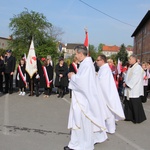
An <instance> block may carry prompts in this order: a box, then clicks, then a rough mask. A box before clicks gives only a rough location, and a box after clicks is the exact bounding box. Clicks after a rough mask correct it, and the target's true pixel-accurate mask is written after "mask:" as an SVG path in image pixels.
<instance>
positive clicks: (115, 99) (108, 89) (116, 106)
mask: <svg viewBox="0 0 150 150" xmlns="http://www.w3.org/2000/svg"><path fill="white" fill-rule="evenodd" d="M96 63H97V65H98V66H99V67H100V68H99V71H98V83H99V86H100V88H101V91H102V94H103V97H104V101H105V103H106V105H107V107H108V109H109V111H110V113H111V116H110V117H109V118H107V120H106V127H107V132H108V133H111V134H112V133H115V130H116V123H115V121H118V120H124V119H125V116H124V112H123V108H122V105H121V101H120V97H119V94H118V91H117V88H116V84H115V81H114V78H113V75H112V72H111V69H110V67H109V65H108V63H107V59H106V56H105V55H103V54H102V55H99V56H98V57H97V60H96Z"/></svg>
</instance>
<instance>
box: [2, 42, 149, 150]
mask: <svg viewBox="0 0 150 150" xmlns="http://www.w3.org/2000/svg"><path fill="white" fill-rule="evenodd" d="M149 64H150V63H149V62H148V63H146V62H143V63H142V64H139V63H138V58H137V56H136V55H134V54H133V55H131V56H130V57H129V61H128V63H127V64H126V65H125V66H121V72H120V73H118V70H117V67H116V66H115V65H114V63H113V61H112V60H111V59H109V60H107V58H106V56H105V55H103V54H102V55H99V56H98V57H97V59H96V60H95V61H94V63H93V60H92V58H91V57H89V56H88V50H87V47H86V46H83V45H78V46H77V47H75V56H74V58H73V62H71V64H70V65H69V66H68V64H67V63H66V62H65V59H64V57H63V56H61V57H59V58H58V63H57V64H56V65H55V66H54V63H53V62H52V59H51V57H47V58H42V59H38V58H36V65H37V69H36V70H35V72H34V74H33V76H32V77H30V75H29V74H28V72H27V71H26V58H25V57H22V58H21V59H20V61H19V64H18V66H17V67H16V59H15V57H14V56H13V55H12V50H7V51H6V54H5V55H2V56H1V58H0V92H1V94H2V93H4V94H7V93H9V94H12V93H13V92H14V90H13V89H14V87H13V79H14V78H15V79H16V84H15V85H16V87H17V88H18V91H19V93H18V95H19V96H26V95H29V96H34V95H36V96H37V97H38V96H39V95H40V94H41V93H40V92H41V91H40V88H42V89H43V91H42V93H43V97H44V98H49V97H51V96H50V95H51V94H52V91H53V88H54V87H55V88H56V89H57V92H56V93H57V97H58V98H63V97H64V95H65V94H66V89H69V92H68V93H69V94H70V98H71V105H70V112H69V119H68V129H70V130H71V139H70V142H69V143H68V145H67V146H65V147H64V150H93V149H94V145H95V144H98V143H102V142H104V141H105V140H106V139H107V138H108V136H107V134H108V133H109V134H113V133H115V131H116V121H119V120H125V121H132V122H133V123H135V124H136V123H141V122H143V121H145V120H146V115H145V112H144V108H143V105H142V103H146V102H147V97H148V93H149V91H150V65H149ZM95 65H96V67H98V69H95ZM15 69H16V70H15ZM96 70H97V72H96ZM15 71H16V73H15ZM3 85H4V86H3ZM122 97H123V98H124V99H122Z"/></svg>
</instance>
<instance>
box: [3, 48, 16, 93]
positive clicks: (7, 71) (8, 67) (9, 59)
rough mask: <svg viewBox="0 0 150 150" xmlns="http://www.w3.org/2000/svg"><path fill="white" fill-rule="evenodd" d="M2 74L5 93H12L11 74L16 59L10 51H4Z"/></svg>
mask: <svg viewBox="0 0 150 150" xmlns="http://www.w3.org/2000/svg"><path fill="white" fill-rule="evenodd" d="M4 62H5V63H4V64H5V66H4V75H5V93H8V92H9V94H12V92H13V75H14V71H15V66H16V59H15V57H13V56H12V51H11V50H7V51H6V57H5V60H4Z"/></svg>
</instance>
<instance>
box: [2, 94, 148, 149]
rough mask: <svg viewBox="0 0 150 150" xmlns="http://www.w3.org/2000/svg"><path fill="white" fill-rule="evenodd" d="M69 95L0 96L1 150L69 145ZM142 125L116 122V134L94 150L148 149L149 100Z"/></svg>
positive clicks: (55, 147)
mask: <svg viewBox="0 0 150 150" xmlns="http://www.w3.org/2000/svg"><path fill="white" fill-rule="evenodd" d="M69 107H70V98H69V95H65V96H64V98H57V95H56V94H53V95H51V96H50V97H49V98H44V97H43V95H40V96H39V97H35V96H33V97H30V96H28V95H25V96H19V95H18V93H13V94H11V95H9V94H6V95H1V96H0V150H63V147H64V146H66V145H67V144H68V142H69V139H70V135H69V130H68V129H67V120H68V114H69ZM144 109H145V112H146V116H147V120H146V121H145V122H143V123H141V124H133V123H132V122H125V121H119V122H117V131H116V133H115V134H113V135H108V137H109V138H108V140H107V141H105V142H104V143H101V144H97V145H95V150H150V99H149V100H148V102H147V103H145V104H144Z"/></svg>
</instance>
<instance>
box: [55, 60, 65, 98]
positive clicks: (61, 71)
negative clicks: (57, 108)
mask: <svg viewBox="0 0 150 150" xmlns="http://www.w3.org/2000/svg"><path fill="white" fill-rule="evenodd" d="M55 72H56V79H55V87H57V88H58V93H59V95H58V97H61V98H62V97H63V96H64V94H65V92H64V90H65V87H67V86H68V76H67V73H68V66H67V64H66V63H65V62H64V58H63V57H60V58H59V63H58V64H57V65H56V67H55Z"/></svg>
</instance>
